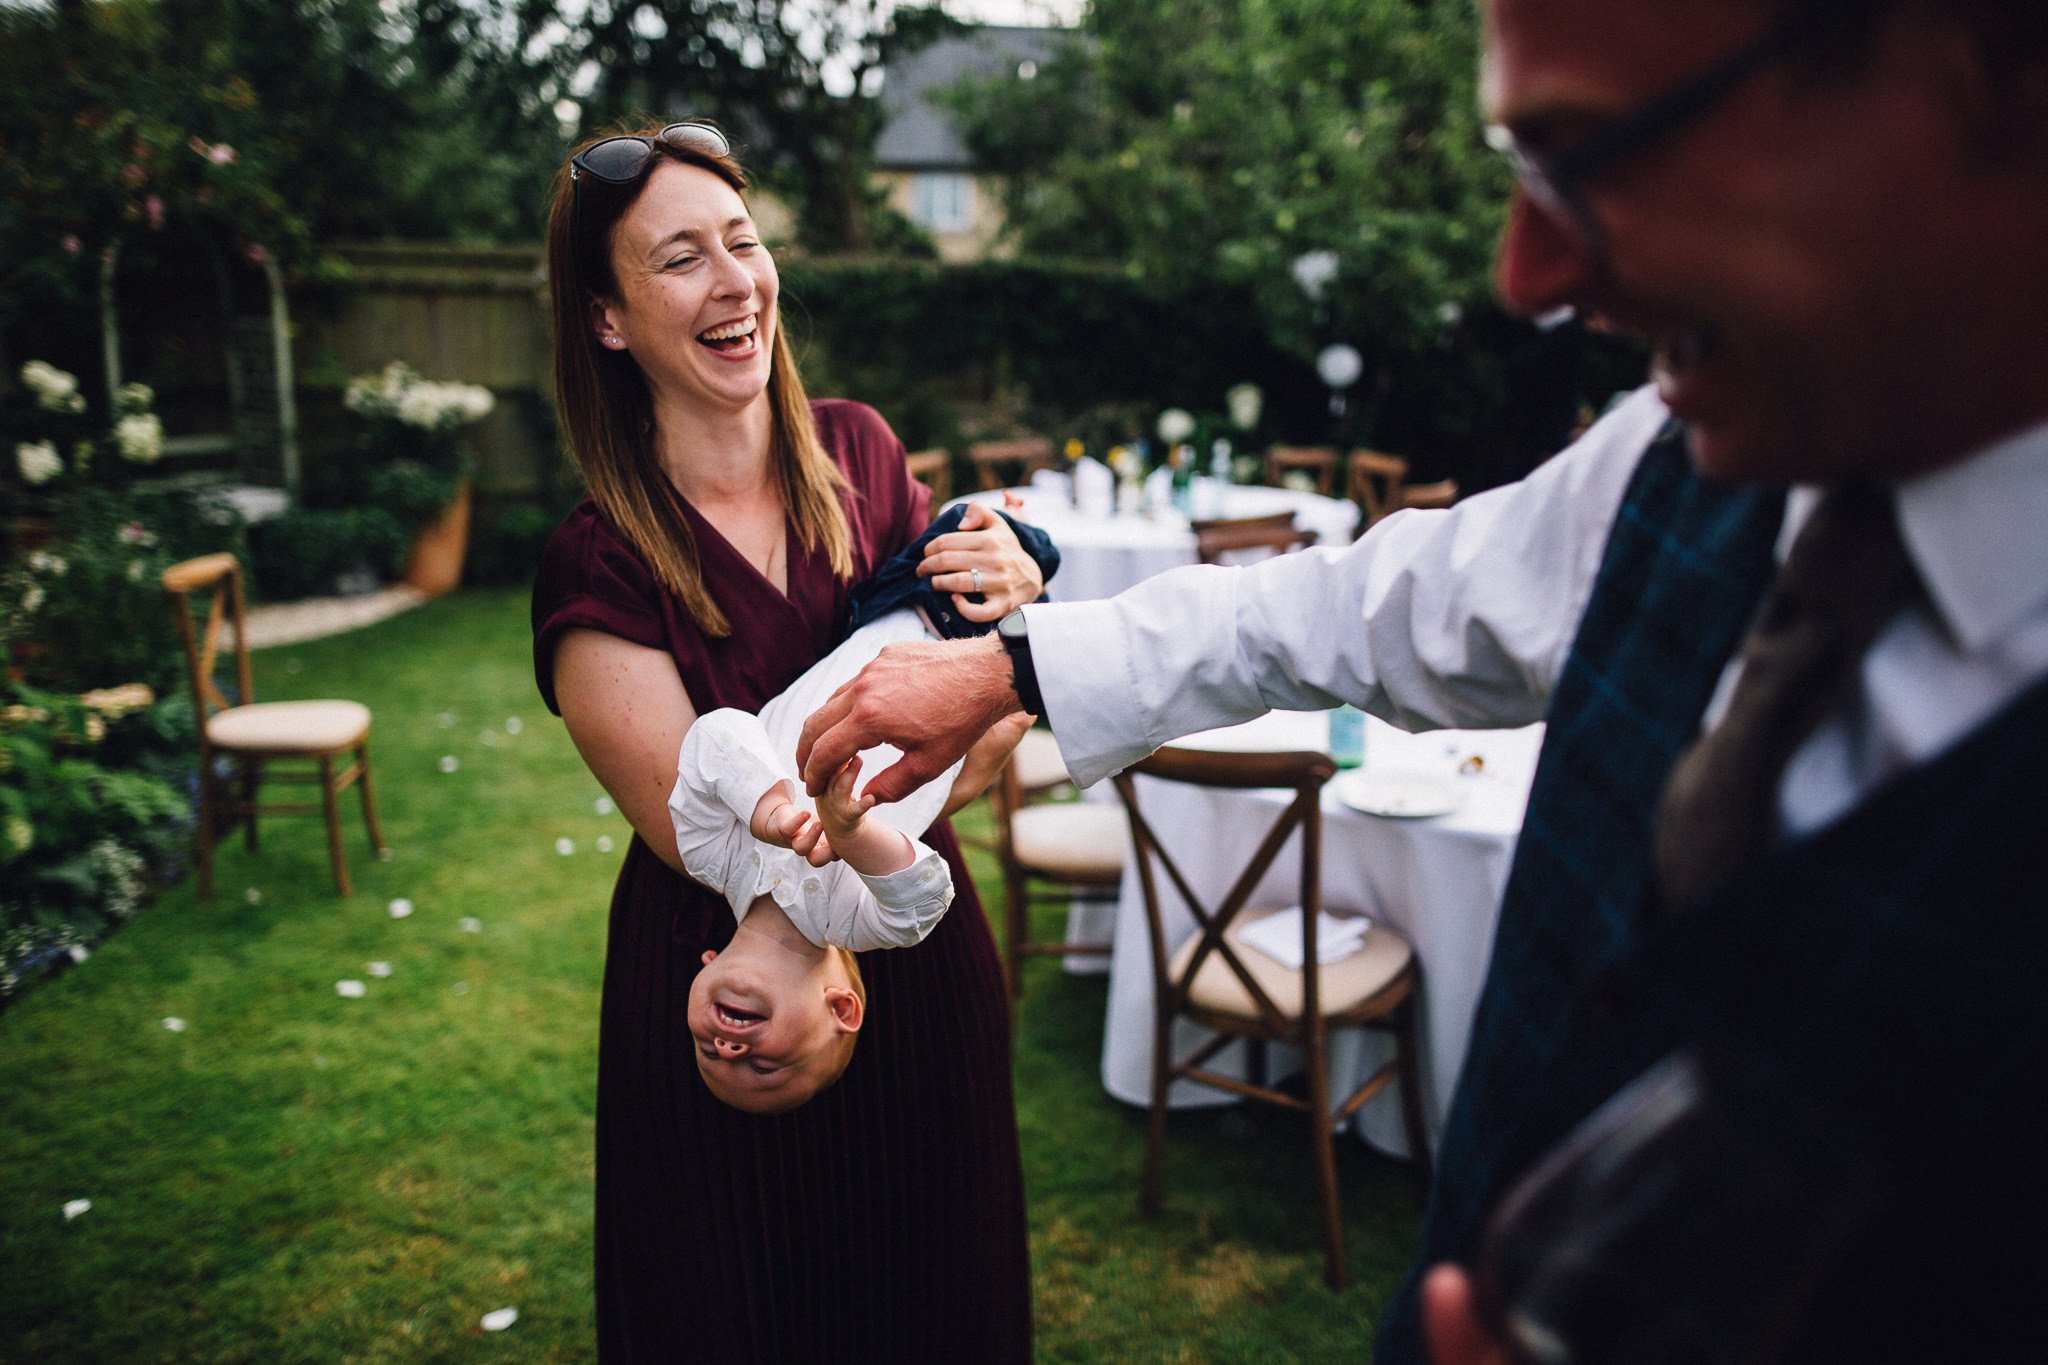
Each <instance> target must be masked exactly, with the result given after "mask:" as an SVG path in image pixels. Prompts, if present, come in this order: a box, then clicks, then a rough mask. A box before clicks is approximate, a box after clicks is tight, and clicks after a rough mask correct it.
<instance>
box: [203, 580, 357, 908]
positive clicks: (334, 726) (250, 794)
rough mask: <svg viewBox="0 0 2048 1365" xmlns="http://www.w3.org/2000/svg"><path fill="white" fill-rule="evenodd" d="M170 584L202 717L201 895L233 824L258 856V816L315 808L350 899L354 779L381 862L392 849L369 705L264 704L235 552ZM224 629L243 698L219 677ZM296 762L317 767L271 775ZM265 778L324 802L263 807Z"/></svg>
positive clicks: (207, 890) (209, 886)
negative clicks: (344, 829)
mask: <svg viewBox="0 0 2048 1365" xmlns="http://www.w3.org/2000/svg"><path fill="white" fill-rule="evenodd" d="M163 585H164V596H165V597H166V599H168V601H169V603H170V609H171V619H172V621H173V622H174V623H175V624H176V625H177V628H178V639H179V640H180V642H182V643H183V645H184V647H185V666H186V669H187V673H188V676H189V680H190V682H191V687H192V702H193V705H194V706H195V707H196V708H197V710H198V713H199V719H200V724H199V830H198V845H199V894H200V896H201V897H207V896H211V895H212V894H213V845H214V840H215V838H216V837H217V836H218V835H219V834H221V833H224V832H226V831H227V830H231V829H232V828H233V827H234V821H236V820H244V821H246V826H245V827H246V829H247V839H248V847H249V848H251V849H254V848H255V847H256V817H257V816H258V815H259V814H262V815H310V814H312V813H314V812H315V811H319V812H321V813H323V814H325V816H326V817H327V852H328V856H329V858H330V859H331V860H332V862H333V864H334V881H335V885H336V886H338V887H339V888H340V889H341V894H342V895H344V896H346V895H348V894H349V884H348V865H347V863H345V862H344V861H343V859H342V856H341V816H340V814H339V813H338V811H337V810H336V808H335V798H336V797H337V796H339V795H340V794H341V792H342V791H343V790H345V789H346V788H347V787H348V785H349V784H350V783H351V782H356V781H358V780H360V781H361V784H362V791H363V823H364V824H365V825H367V826H368V827H369V832H370V847H371V848H372V849H374V850H376V852H377V853H378V855H379V856H382V855H383V854H384V853H385V852H386V849H385V846H384V836H383V835H382V834H381V833H380V832H379V831H378V828H377V804H376V801H375V800H374V799H373V797H372V796H371V792H370V711H369V708H368V707H366V706H364V705H363V704H362V703H360V702H353V701H273V702H259V701H257V700H256V698H255V687H254V686H253V684H252V683H251V680H250V672H249V644H248V639H249V635H248V623H247V621H246V620H245V619H244V614H243V606H242V571H241V566H240V565H238V564H237V563H236V562H235V557H234V556H233V555H231V554H214V555H204V556H202V557H200V558H198V559H188V560H186V561H185V562H183V563H182V564H173V565H172V566H171V567H170V568H168V569H165V570H164V577H163ZM204 593H211V594H212V596H211V600H210V601H209V602H208V603H207V604H206V625H205V629H204V630H203V631H201V630H199V629H197V628H196V627H195V626H194V623H193V598H194V595H195V594H204ZM224 623H225V624H227V625H228V626H230V627H232V628H233V631H234V651H235V676H234V687H235V693H236V695H235V697H234V698H233V699H232V700H231V699H230V698H229V697H228V696H227V695H226V694H225V693H223V692H222V691H221V690H220V687H219V686H218V685H217V684H216V682H215V680H214V664H215V660H216V658H217V657H218V654H219V650H220V636H221V627H222V625H223V624H224ZM350 753H353V754H354V755H355V757H354V760H353V761H352V762H349V763H348V764H347V765H346V766H344V767H340V768H337V767H336V760H337V759H338V758H342V757H344V756H346V755H348V754H350ZM216 755H219V756H222V757H225V758H227V759H228V760H230V762H231V763H232V771H231V772H230V773H229V774H227V775H225V776H224V775H222V774H219V773H216V772H215V770H214V769H215V757H216ZM294 759H309V760H311V761H312V762H313V764H314V765H315V771H311V772H306V771H286V772H275V773H268V772H266V768H267V766H268V765H269V764H271V763H273V762H276V761H279V760H287V761H288V760H294ZM266 776H268V777H270V778H271V780H272V781H277V782H300V783H308V782H310V783H318V784H319V787H320V804H319V805H318V806H315V805H312V804H311V803H309V802H286V803H274V802H273V803H263V802H259V801H258V800H257V790H258V788H259V787H260V786H261V785H262V782H263V779H264V778H265V777H266Z"/></svg>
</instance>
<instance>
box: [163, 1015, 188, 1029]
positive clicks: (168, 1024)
mask: <svg viewBox="0 0 2048 1365" xmlns="http://www.w3.org/2000/svg"><path fill="white" fill-rule="evenodd" d="M164 1027H165V1028H167V1029H169V1030H170V1031H171V1032H173V1033H183V1032H184V1031H185V1021H184V1020H183V1019H180V1018H179V1017H178V1016H177V1015H175V1014H173V1015H171V1016H170V1017H168V1018H166V1019H165V1020H164Z"/></svg>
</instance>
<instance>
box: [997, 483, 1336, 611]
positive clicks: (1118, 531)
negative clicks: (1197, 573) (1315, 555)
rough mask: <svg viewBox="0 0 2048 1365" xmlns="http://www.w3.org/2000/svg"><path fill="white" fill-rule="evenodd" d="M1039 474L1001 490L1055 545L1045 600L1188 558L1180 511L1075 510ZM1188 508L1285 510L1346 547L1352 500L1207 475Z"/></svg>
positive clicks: (1188, 533) (1104, 593)
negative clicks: (1054, 569) (1056, 559)
mask: <svg viewBox="0 0 2048 1365" xmlns="http://www.w3.org/2000/svg"><path fill="white" fill-rule="evenodd" d="M1041 480H1042V481H1041V482H1038V483H1034V484H1033V485H1031V486H1030V487H1028V488H1012V489H1009V490H1007V491H1008V492H1009V493H1011V494H1014V495H1016V496H1017V497H1020V498H1022V499H1023V501H1024V508H1023V511H1022V513H1021V515H1022V517H1023V518H1024V520H1026V521H1029V522H1031V523H1032V524H1033V525H1034V526H1037V527H1039V528H1041V529H1043V530H1044V531H1045V533H1046V534H1047V535H1049V536H1051V537H1052V541H1053V544H1055V545H1057V546H1058V547H1059V551H1060V569H1059V572H1058V573H1057V574H1055V575H1054V576H1053V580H1052V582H1051V583H1050V584H1048V585H1047V588H1046V591H1047V593H1048V594H1049V595H1050V596H1051V598H1052V600H1053V601H1055V602H1086V601H1092V600H1094V599H1096V598H1101V597H1114V596H1116V595H1117V594H1118V593H1120V592H1122V591H1123V590H1124V589H1125V588H1128V587H1130V586H1131V585H1132V584H1134V583H1140V582H1143V581H1144V580H1145V579H1147V578H1150V577H1152V575H1154V574H1157V573H1164V572H1165V571H1166V570H1168V569H1174V568H1179V567H1180V566H1181V565H1183V564H1193V563H1194V562H1195V533H1194V531H1193V530H1191V529H1190V528H1189V526H1188V518H1187V516H1186V515H1184V514H1183V513H1181V512H1179V511H1176V510H1175V509H1174V508H1173V507H1172V505H1171V504H1168V505H1165V506H1156V507H1152V508H1150V509H1148V510H1145V511H1136V512H1124V513H1116V512H1109V511H1101V510H1083V509H1081V508H1078V507H1076V506H1075V505H1074V502H1073V499H1072V498H1071V497H1070V496H1069V495H1068V492H1067V485H1066V483H1065V480H1064V476H1060V475H1054V476H1052V477H1051V478H1045V477H1044V476H1041ZM970 496H971V497H972V498H973V499H974V500H975V501H978V502H986V503H990V504H993V505H997V506H1000V505H1001V504H1002V499H1003V494H1002V493H1001V492H988V493H975V494H971V495H970ZM1193 510H1195V511H1196V512H1198V513H1200V514H1202V515H1204V516H1213V517H1219V518H1221V517H1259V516H1269V515H1271V514H1273V513H1275V512H1292V513H1294V519H1295V522H1296V524H1298V525H1300V526H1304V527H1307V528H1308V529H1310V530H1313V531H1314V532H1315V533H1316V537H1317V544H1319V545H1348V544H1350V543H1351V541H1352V539H1353V538H1354V536H1355V535H1356V532H1357V527H1358V508H1357V506H1356V505H1354V504H1352V503H1350V502H1346V501H1345V500H1344V499H1342V498H1325V497H1322V496H1320V495H1319V494H1316V493H1303V492H1298V491H1296V490H1294V489H1292V488H1264V487H1255V486H1249V485H1240V484H1217V483H1213V482H1211V481H1209V480H1207V479H1204V480H1201V481H1200V486H1199V487H1198V489H1197V494H1196V498H1195V500H1194V502H1193Z"/></svg>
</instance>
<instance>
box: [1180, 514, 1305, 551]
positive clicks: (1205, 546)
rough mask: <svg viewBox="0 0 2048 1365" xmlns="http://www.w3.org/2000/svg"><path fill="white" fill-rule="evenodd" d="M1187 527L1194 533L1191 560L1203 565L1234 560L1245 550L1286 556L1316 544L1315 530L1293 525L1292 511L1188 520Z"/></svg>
mask: <svg viewBox="0 0 2048 1365" xmlns="http://www.w3.org/2000/svg"><path fill="white" fill-rule="evenodd" d="M1188 527H1189V529H1190V530H1192V531H1193V532H1194V533H1195V558H1197V559H1199V560H1200V561H1201V562H1202V563H1204V564H1221V563H1223V562H1224V560H1225V557H1226V556H1229V557H1237V556H1241V555H1243V554H1245V553H1246V552H1248V551H1259V550H1270V551H1272V552H1273V553H1274V554H1286V553H1288V552H1289V551H1290V550H1299V549H1303V548H1306V547H1307V546H1310V545H1313V544H1315V543H1316V533H1315V531H1314V530H1312V529H1311V528H1309V527H1306V526H1296V525H1295V524H1294V513H1292V512H1272V513H1268V514H1267V515H1265V516H1262V517H1223V518H1217V519H1214V520H1198V521H1190V522H1189V523H1188Z"/></svg>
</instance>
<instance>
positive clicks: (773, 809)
mask: <svg viewBox="0 0 2048 1365" xmlns="http://www.w3.org/2000/svg"><path fill="white" fill-rule="evenodd" d="M807 823H815V821H814V819H813V817H812V816H811V814H810V812H809V811H806V810H805V809H804V808H803V807H802V806H799V805H797V804H796V802H795V801H794V800H793V799H792V796H791V792H790V787H789V783H787V782H778V783H776V784H775V785H774V786H773V787H770V788H769V789H768V790H767V791H765V792H763V793H762V794H761V801H760V804H758V805H756V806H755V807H754V818H753V819H751V820H749V821H748V822H747V833H749V834H751V835H753V836H754V837H755V838H756V839H759V840H760V841H761V842H762V843H764V844H774V845H775V846H776V847H777V848H796V838H797V835H798V834H800V833H801V832H802V831H803V828H804V826H805V825H806V824H807ZM797 851H798V852H802V850H801V849H798V850H797Z"/></svg>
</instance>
